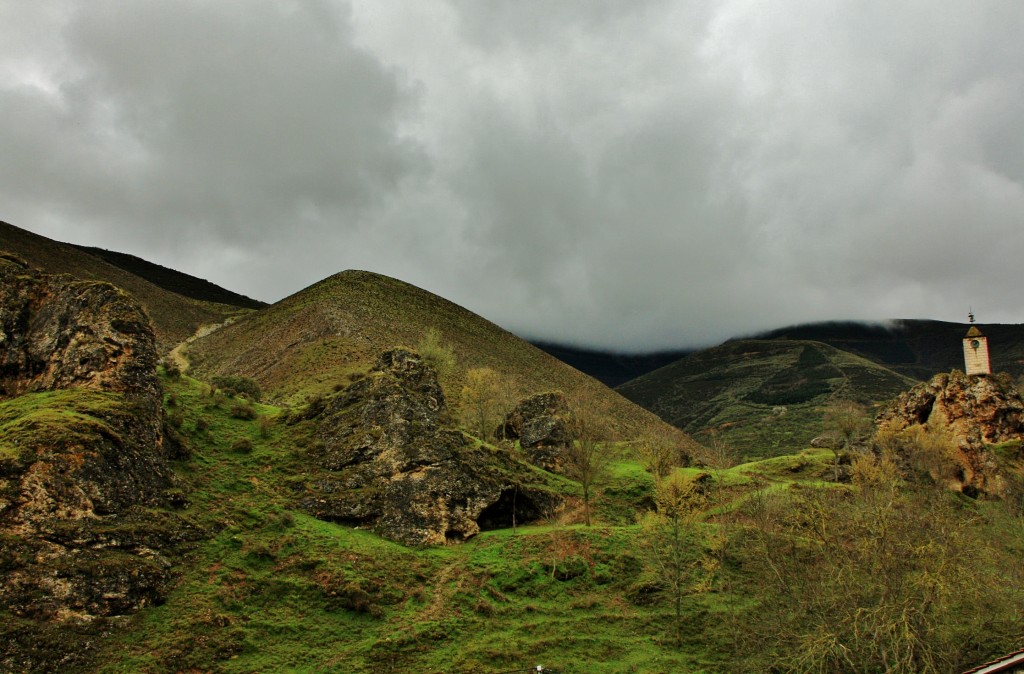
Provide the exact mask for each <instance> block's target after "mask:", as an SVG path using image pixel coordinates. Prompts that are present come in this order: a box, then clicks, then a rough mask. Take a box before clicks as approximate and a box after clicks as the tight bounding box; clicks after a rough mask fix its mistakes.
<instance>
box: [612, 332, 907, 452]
mask: <svg viewBox="0 0 1024 674" xmlns="http://www.w3.org/2000/svg"><path fill="white" fill-rule="evenodd" d="M914 383H915V382H914V381H913V380H911V379H908V378H906V377H904V376H902V375H899V374H896V373H894V372H893V371H891V370H889V369H887V368H885V367H883V366H881V365H878V364H876V363H873V362H871V361H869V360H866V359H864V358H861V357H859V356H856V355H853V354H851V353H848V352H844V351H839V350H838V349H835V348H833V347H831V346H828V345H827V344H823V343H821V342H810V341H790V340H781V339H778V340H741V341H733V342H726V343H725V344H722V345H721V346H717V347H715V348H712V349H706V350H704V351H700V352H698V353H695V354H693V355H691V356H688V357H686V358H683V359H682V360H679V361H677V362H675V363H673V364H672V365H669V366H666V367H663V368H661V369H659V370H656V371H654V372H651V373H649V374H647V375H644V376H643V377H640V378H639V379H635V380H633V381H631V382H629V383H627V384H624V385H622V386H620V387H619V388H618V389H616V390H617V391H618V392H619V393H621V394H622V395H624V396H625V397H627V398H629V399H630V400H632V401H633V402H635V403H637V404H638V405H640V406H642V407H644V408H646V409H649V410H651V411H653V412H654V413H656V414H657V415H658V416H660V417H661V418H662V419H664V420H666V421H668V422H670V423H672V424H674V425H675V426H677V427H679V428H681V429H683V430H685V431H686V432H688V433H690V434H692V435H695V436H696V437H697V438H698V439H703V440H705V441H708V438H709V434H711V433H714V434H715V435H716V436H717V438H718V439H719V440H720V441H724V442H726V443H727V444H728V445H730V446H731V447H733V448H734V449H735V450H737V451H738V452H739V453H740V454H741V455H742V456H746V457H770V456H778V455H781V454H791V453H794V452H798V451H800V450H801V449H803V448H805V447H807V446H808V444H809V443H810V441H811V439H813V438H814V437H816V436H818V435H820V434H821V433H822V432H823V430H824V427H823V425H822V420H823V410H824V408H825V407H826V406H827V405H828V403H829V402H832V401H834V400H840V399H845V400H854V401H858V402H861V403H863V404H865V405H868V406H872V405H876V404H878V403H881V402H884V401H887V400H889V399H891V398H893V397H894V396H895V395H896V394H898V393H900V392H901V391H904V390H906V389H907V388H909V387H910V386H912V385H913V384H914Z"/></svg>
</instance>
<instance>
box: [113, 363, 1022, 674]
mask: <svg viewBox="0 0 1024 674" xmlns="http://www.w3.org/2000/svg"><path fill="white" fill-rule="evenodd" d="M165 385H166V386H167V388H168V391H169V393H173V394H174V396H175V397H176V399H177V405H176V409H177V410H180V411H181V412H182V417H183V421H182V432H183V433H184V434H185V435H186V436H187V437H189V438H190V441H191V443H192V445H193V449H194V454H193V456H192V458H191V459H190V460H188V461H183V462H180V463H179V464H177V465H176V467H175V469H176V472H177V473H178V475H179V477H180V478H181V482H182V484H183V488H184V489H185V490H186V491H187V492H188V496H189V498H190V499H191V502H192V504H193V505H192V506H191V508H189V509H188V511H187V512H186V514H187V515H188V516H189V517H190V518H193V519H194V520H197V521H198V522H199V523H201V524H202V525H204V526H205V527H207V529H208V530H209V531H210V536H209V537H208V538H207V539H206V540H205V541H203V542H201V543H200V544H199V546H198V547H197V548H196V549H195V551H194V552H193V553H191V556H190V557H189V558H188V560H187V561H186V562H184V563H181V564H180V566H179V570H180V573H181V576H180V580H179V582H178V584H177V585H176V587H175V588H174V590H173V591H172V592H171V594H170V595H169V596H168V597H167V600H166V602H165V603H164V604H163V605H161V606H157V607H152V608H148V609H145V610H143V611H140V612H139V613H138V614H136V615H135V616H133V617H132V618H131V619H130V621H129V622H128V624H127V625H126V628H125V629H123V630H119V631H118V632H116V633H114V634H113V635H112V636H111V637H110V639H109V640H108V641H106V642H105V644H104V647H103V651H102V653H101V657H100V659H99V662H101V663H102V664H101V665H99V666H98V667H97V669H96V670H95V671H100V672H109V673H115V672H164V671H203V672H206V671H215V672H225V673H235V672H237V673H242V672H264V671H282V672H323V671H334V670H341V669H343V670H344V671H352V672H377V671H417V672H441V671H444V672H481V671H484V672H500V671H509V670H514V669H524V668H528V667H533V666H536V665H537V664H541V665H544V666H545V667H546V668H550V669H553V670H557V671H560V672H565V673H573V672H596V673H605V672H607V673H611V672H629V671H637V672H647V671H685V672H721V671H730V668H731V667H732V662H733V660H734V657H735V648H736V636H737V634H736V630H737V629H738V626H742V625H743V624H745V621H747V620H749V618H750V615H752V612H753V613H756V612H757V611H759V610H760V609H759V604H758V601H759V596H760V595H759V590H758V585H757V581H756V579H753V578H752V577H751V576H750V572H749V570H748V569H747V564H748V561H747V560H746V558H745V557H744V555H743V553H742V551H743V549H744V545H745V543H744V540H745V537H746V536H747V535H748V532H749V530H748V529H747V528H746V527H748V526H749V524H745V522H747V519H746V518H749V515H748V512H747V511H748V504H749V503H750V502H751V499H752V498H753V496H754V495H756V494H759V493H760V494H764V493H772V494H776V495H777V497H778V498H779V499H781V500H782V501H781V503H782V504H786V503H789V502H791V500H792V502H793V503H798V502H799V497H800V495H801V494H802V493H806V490H808V489H810V490H814V489H820V488H823V487H826V488H833V486H832V485H829V484H827V483H824V482H822V481H821V475H822V473H824V472H827V469H828V465H829V462H830V461H831V457H832V455H831V452H829V451H828V450H807V451H804V452H801V453H799V454H797V455H792V456H780V457H774V458H770V459H766V460H760V461H755V462H748V463H744V464H741V465H737V466H734V467H732V468H728V469H723V470H712V469H708V468H683V469H680V470H682V471H684V472H687V473H690V474H692V475H695V476H696V475H698V474H702V473H703V474H708V475H710V476H711V478H712V480H713V482H712V489H711V492H710V497H711V504H710V507H709V508H708V510H707V511H706V512H704V513H702V514H701V516H700V517H699V518H698V519H697V521H696V522H695V523H694V524H693V525H692V528H691V529H690V530H689V533H688V536H690V538H691V540H692V541H693V545H692V546H691V547H690V548H688V551H687V555H688V556H689V557H690V558H692V560H693V561H694V563H696V561H697V560H699V559H700V555H701V554H702V550H704V549H705V548H706V546H708V545H710V541H712V540H715V539H719V538H721V539H723V540H724V541H725V544H724V547H723V550H724V557H723V560H722V566H721V570H720V572H719V575H718V577H717V578H716V580H715V581H714V583H713V585H712V587H711V589H710V591H706V592H699V593H693V594H688V595H687V596H685V597H684V601H683V605H682V609H683V620H684V630H683V643H682V645H681V646H679V647H677V646H676V645H675V644H674V643H673V635H674V631H673V629H672V607H671V602H669V601H668V597H667V596H665V595H664V594H663V592H662V591H661V590H660V589H659V588H658V585H657V580H658V578H657V575H656V574H655V573H654V572H653V571H652V568H651V567H650V566H649V565H648V563H647V562H646V552H645V550H646V545H647V540H648V539H647V538H646V536H647V535H648V534H646V533H645V531H646V530H645V528H644V527H643V526H642V525H641V524H638V523H636V522H637V519H638V514H639V513H642V512H643V511H645V510H646V509H648V508H650V507H651V505H652V503H651V499H652V496H653V491H654V480H653V478H652V477H651V475H650V474H649V473H647V472H646V471H645V470H644V467H643V465H642V464H641V462H640V461H638V460H637V459H636V458H635V457H633V456H632V455H631V454H630V450H629V448H628V446H627V445H625V444H623V445H618V446H615V447H613V448H612V450H613V453H614V456H615V458H614V460H613V461H612V462H611V463H610V465H609V467H608V471H607V472H606V475H605V476H604V478H603V479H602V480H601V481H600V482H599V484H598V485H597V486H598V489H597V496H596V498H595V525H594V526H592V527H585V526H582V525H580V524H566V523H563V522H559V521H551V522H540V523H536V524H531V525H529V526H519V527H517V528H516V529H515V530H511V529H501V530H495V531H488V532H484V533H481V534H479V535H478V536H476V537H474V538H473V539H471V540H470V541H468V542H466V543H464V544H459V545H451V546H445V547H439V548H429V549H413V548H408V547H405V546H402V545H399V544H396V543H392V542H390V541H387V540H384V539H382V538H380V537H379V536H377V535H375V534H373V533H371V532H369V531H365V530H361V529H355V528H352V527H346V526H340V525H336V524H332V523H328V522H323V521H319V520H316V519H313V518H311V517H309V516H307V515H305V514H303V513H301V512H299V511H297V510H295V509H294V505H295V504H294V493H295V492H293V491H292V489H291V488H290V485H292V484H293V483H295V482H296V481H299V482H301V481H303V480H306V479H308V478H309V473H308V470H309V468H310V467H309V466H308V465H307V464H306V461H305V459H304V457H303V450H302V447H301V445H303V444H308V442H309V441H310V438H309V437H308V434H309V429H308V428H306V427H305V426H304V424H303V423H298V424H293V425H285V424H282V423H274V424H272V425H271V426H270V427H269V429H267V432H266V433H265V434H261V433H260V432H259V424H258V423H257V422H256V421H249V420H240V419H235V418H232V417H231V416H230V413H229V409H230V401H229V400H219V401H218V400H217V399H215V398H213V397H211V396H210V395H209V394H208V391H207V387H206V386H205V385H204V384H202V383H201V382H199V381H197V380H194V379H190V378H188V377H182V378H181V379H179V380H166V381H165ZM256 407H257V410H258V412H259V413H260V414H262V415H267V416H269V417H270V418H275V417H276V416H277V415H278V414H279V413H280V409H279V408H276V407H274V406H268V405H258V406H256ZM200 419H202V420H203V424H200V426H202V427H204V428H205V430H197V429H196V424H197V422H198V421H199V420H200ZM239 438H246V439H248V440H249V441H250V442H251V443H252V445H253V449H252V451H251V453H237V452H233V451H231V445H232V444H233V443H234V442H235V441H236V440H237V439H239ZM537 480H538V482H544V483H545V484H546V485H547V486H548V487H549V488H551V487H555V488H557V489H558V490H559V491H560V492H561V493H563V494H565V495H566V496H567V497H568V498H569V499H570V500H571V499H574V498H578V496H579V485H577V484H576V483H574V482H572V481H570V480H567V479H565V478H561V477H557V476H551V475H550V474H547V473H544V472H543V471H540V470H538V471H537ZM782 507H785V505H783V506H782ZM1016 540H1017V539H1016V538H1012V541H1010V542H1008V543H1007V545H1018V544H1017V543H1014V542H1013V541H1016ZM1007 554H1010V555H1011V556H1012V554H1014V553H1013V551H1012V550H1010V551H1009V552H1008V553H1007ZM748 664H749V663H748ZM767 664H768V663H766V662H764V661H758V662H756V663H755V664H754V665H753V666H754V669H758V668H762V669H763V667H766V666H767Z"/></svg>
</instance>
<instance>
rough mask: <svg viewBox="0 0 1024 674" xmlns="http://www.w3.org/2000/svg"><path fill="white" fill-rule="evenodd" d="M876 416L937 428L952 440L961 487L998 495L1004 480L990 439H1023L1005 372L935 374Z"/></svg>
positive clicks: (1021, 415) (1021, 418)
mask: <svg viewBox="0 0 1024 674" xmlns="http://www.w3.org/2000/svg"><path fill="white" fill-rule="evenodd" d="M876 421H877V422H878V423H879V424H880V425H885V426H886V427H888V428H890V429H892V430H894V431H900V430H903V429H907V428H910V427H912V426H926V427H928V428H931V429H941V431H942V432H943V433H946V434H947V435H948V436H949V438H950V439H951V440H952V442H953V444H954V445H955V456H953V457H952V458H953V460H955V462H956V463H957V465H958V468H959V470H958V476H957V479H958V480H959V482H960V486H961V488H962V489H963V490H964V491H965V492H967V493H981V494H989V495H995V496H1001V495H1004V494H1005V492H1006V490H1007V489H1008V482H1007V480H1006V475H1004V472H1005V471H1004V470H1003V469H1002V468H1001V467H1000V465H999V461H998V460H997V457H996V456H995V455H994V454H993V453H992V452H991V451H990V450H989V447H990V446H991V445H995V444H999V443H1004V442H1008V441H1011V440H1021V439H1024V400H1022V399H1021V396H1020V394H1019V393H1018V392H1017V390H1016V388H1015V387H1014V386H1013V384H1012V382H1011V381H1010V378H1009V376H1007V375H994V376H993V375H966V374H964V373H963V372H960V371H958V370H954V371H952V372H950V373H948V374H946V373H943V374H938V375H935V376H934V377H932V379H931V380H930V381H928V382H925V383H923V384H919V385H917V386H915V387H914V388H912V389H911V390H909V391H907V392H906V393H903V394H902V395H900V396H899V397H898V398H896V400H894V401H893V402H892V404H891V405H890V406H889V407H888V408H886V409H884V410H883V411H882V412H881V413H880V414H879V415H878V418H877V419H876Z"/></svg>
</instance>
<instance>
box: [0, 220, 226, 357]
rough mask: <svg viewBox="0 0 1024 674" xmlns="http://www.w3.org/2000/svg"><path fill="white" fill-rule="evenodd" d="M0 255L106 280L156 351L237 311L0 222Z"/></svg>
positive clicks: (56, 271)
mask: <svg viewBox="0 0 1024 674" xmlns="http://www.w3.org/2000/svg"><path fill="white" fill-rule="evenodd" d="M0 250H3V251H7V252H10V253H13V254H15V255H17V256H18V257H20V258H22V259H24V260H25V261H26V262H28V263H29V265H31V266H32V267H35V268H37V269H40V270H42V271H45V272H48V273H51V274H71V275H72V276H75V277H77V278H79V279H83V280H87V281H107V282H109V283H113V284H114V285H116V286H118V287H119V288H121V289H123V290H125V291H126V292H128V293H130V294H131V295H133V296H134V297H135V298H136V299H137V300H138V301H139V303H140V304H142V306H143V307H144V308H145V310H146V313H147V314H149V317H150V320H152V321H153V327H154V329H155V331H156V336H157V345H158V348H159V350H160V351H161V352H165V351H167V350H169V349H170V348H171V347H173V346H174V345H175V344H177V343H178V342H180V341H182V340H183V339H185V338H186V337H189V336H191V335H192V333H194V332H195V331H196V328H198V327H199V326H200V325H203V324H207V323H220V322H222V321H223V320H224V319H225V318H226V317H227V316H230V315H232V314H235V313H238V312H239V311H240V310H241V308H240V306H238V305H232V304H221V303H216V302H204V301H201V300H197V299H192V298H190V297H186V296H184V295H180V294H178V293H176V292H171V291H168V290H166V289H164V288H161V287H160V286H158V285H156V284H154V283H152V282H151V281H149V280H146V279H145V278H143V277H141V276H138V275H136V274H134V273H132V272H131V271H128V270H126V269H123V268H121V267H119V266H115V265H113V264H111V263H109V262H107V261H106V260H104V259H102V258H100V257H97V256H96V255H94V254H92V253H89V252H86V251H85V250H81V249H79V248H78V247H76V246H73V245H70V244H66V243H61V242H59V241H53V240H52V239H48V238H46V237H45V236H39V235H38V234H33V233H32V232H28V231H25V230H24V229H20V228H18V227H15V226H14V225H11V224H8V223H6V222H0ZM136 259H138V258H136ZM182 276H184V274H183V275H182ZM197 280H198V279H197ZM211 285H212V284H211Z"/></svg>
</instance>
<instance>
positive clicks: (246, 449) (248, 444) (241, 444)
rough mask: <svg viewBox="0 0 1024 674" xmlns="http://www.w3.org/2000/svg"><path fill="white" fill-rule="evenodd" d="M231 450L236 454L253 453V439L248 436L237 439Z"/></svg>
mask: <svg viewBox="0 0 1024 674" xmlns="http://www.w3.org/2000/svg"><path fill="white" fill-rule="evenodd" d="M231 451H232V452H235V453H236V454H252V441H251V440H249V439H248V438H241V439H239V440H235V442H234V444H232V445H231Z"/></svg>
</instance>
